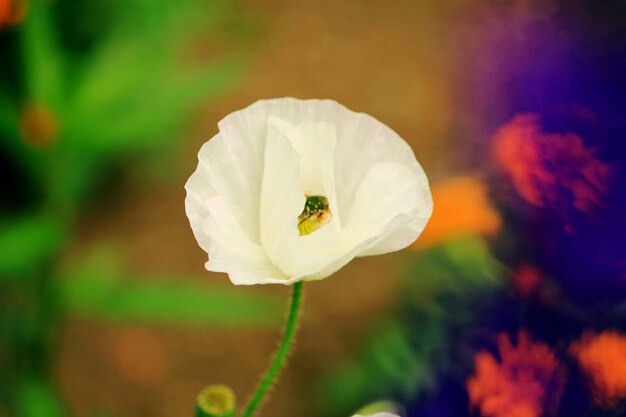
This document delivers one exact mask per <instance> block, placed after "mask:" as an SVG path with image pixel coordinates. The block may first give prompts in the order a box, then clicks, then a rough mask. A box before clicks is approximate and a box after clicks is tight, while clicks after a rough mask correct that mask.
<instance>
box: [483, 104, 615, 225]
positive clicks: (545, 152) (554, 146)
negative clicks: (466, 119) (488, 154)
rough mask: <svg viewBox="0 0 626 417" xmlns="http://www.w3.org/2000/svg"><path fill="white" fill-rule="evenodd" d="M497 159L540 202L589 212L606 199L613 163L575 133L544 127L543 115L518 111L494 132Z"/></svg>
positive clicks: (525, 195) (519, 188)
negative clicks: (605, 159)
mask: <svg viewBox="0 0 626 417" xmlns="http://www.w3.org/2000/svg"><path fill="white" fill-rule="evenodd" d="M493 146H494V147H493V154H494V157H495V160H496V162H497V163H498V164H499V165H500V166H501V168H502V169H503V170H504V171H505V172H506V173H507V174H508V176H509V177H511V180H512V182H513V186H514V187H515V189H516V190H517V192H518V193H519V194H520V196H521V197H522V198H524V199H525V200H526V201H528V202H529V203H530V204H532V205H534V206H536V207H541V208H544V207H548V208H553V209H557V210H560V211H563V208H564V207H569V206H572V207H574V208H575V209H576V210H578V211H580V212H583V213H589V212H590V211H591V209H592V208H593V207H596V206H600V205H602V197H603V195H604V194H606V180H607V177H608V175H609V171H610V169H609V166H608V165H607V164H605V163H603V162H602V161H600V160H599V159H597V158H596V156H595V153H596V151H595V150H594V149H591V148H587V147H586V146H585V144H584V143H583V140H582V138H581V137H580V136H578V135H576V134H574V133H562V134H558V133H545V132H543V130H542V127H541V120H540V118H539V116H537V115H533V114H523V115H518V116H516V117H515V118H513V120H511V121H510V122H509V123H507V124H506V125H505V126H504V127H502V128H501V129H500V130H499V131H498V132H497V133H496V134H495V136H494V145H493Z"/></svg>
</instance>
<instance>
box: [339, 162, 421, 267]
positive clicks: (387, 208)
mask: <svg viewBox="0 0 626 417" xmlns="http://www.w3.org/2000/svg"><path fill="white" fill-rule="evenodd" d="M425 178H426V177H425V176H423V177H421V176H417V175H415V173H414V172H413V171H411V169H409V168H407V167H406V166H404V165H401V164H398V163H380V164H377V165H375V166H374V167H372V168H370V170H369V171H368V173H367V174H366V176H365V178H364V179H363V181H362V182H361V184H360V185H359V187H358V189H357V191H356V193H355V194H354V202H353V204H352V207H351V210H350V212H349V214H348V216H347V220H346V223H345V228H344V236H345V237H344V242H347V244H348V245H349V246H356V245H358V244H359V243H360V242H362V241H365V240H371V239H374V240H373V241H372V242H371V243H370V244H368V246H367V247H365V248H363V249H362V250H361V251H360V252H359V254H358V256H369V255H378V254H382V253H388V252H392V251H396V250H399V249H402V248H405V247H406V246H408V245H410V244H411V243H413V242H414V241H415V239H417V237H418V236H419V234H420V233H421V232H422V230H423V229H424V227H425V226H426V223H427V222H428V219H429V218H430V214H431V211H432V199H431V196H430V192H427V193H426V194H425V193H424V184H423V181H424V180H425ZM426 191H428V189H427V188H426Z"/></svg>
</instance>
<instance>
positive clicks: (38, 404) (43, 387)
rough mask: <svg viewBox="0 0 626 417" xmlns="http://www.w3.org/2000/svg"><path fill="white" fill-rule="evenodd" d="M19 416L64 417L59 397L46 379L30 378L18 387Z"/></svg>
mask: <svg viewBox="0 0 626 417" xmlns="http://www.w3.org/2000/svg"><path fill="white" fill-rule="evenodd" d="M17 410H18V416H19V417H63V416H64V415H65V413H64V412H63V408H62V406H61V404H60V402H59V398H58V397H57V395H56V393H55V392H54V391H53V390H52V389H51V387H50V386H49V385H48V384H46V383H45V382H44V381H41V380H37V379H29V380H26V381H24V382H22V384H21V385H20V386H19V388H18V389H17Z"/></svg>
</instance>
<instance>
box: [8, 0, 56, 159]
mask: <svg viewBox="0 0 626 417" xmlns="http://www.w3.org/2000/svg"><path fill="white" fill-rule="evenodd" d="M0 1H1V0H0ZM20 132H21V133H22V137H23V138H24V140H26V142H28V143H29V144H30V145H32V146H35V147H45V146H47V145H50V144H52V143H54V142H55V140H56V138H57V136H58V133H59V125H58V122H57V118H56V116H55V114H54V113H52V111H50V109H48V108H47V107H45V106H42V105H39V104H29V105H27V106H26V107H24V110H23V111H22V114H21V115H20Z"/></svg>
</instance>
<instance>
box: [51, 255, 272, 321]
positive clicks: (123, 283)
mask: <svg viewBox="0 0 626 417" xmlns="http://www.w3.org/2000/svg"><path fill="white" fill-rule="evenodd" d="M184 281H185V280H181V279H176V277H170V278H166V277H159V276H154V277H152V276H135V275H133V274H131V273H130V272H129V271H128V269H127V268H125V267H124V265H123V262H122V259H121V257H120V255H119V253H118V251H116V250H115V248H114V247H101V248H99V249H97V250H95V251H94V252H93V253H92V254H91V255H89V256H88V257H86V259H84V260H83V261H82V262H81V264H80V265H79V266H77V267H75V268H73V269H72V270H71V271H69V273H68V274H63V275H62V276H61V277H60V292H61V306H62V307H63V309H64V310H66V311H68V312H70V313H72V314H73V315H79V316H83V317H87V318H91V319H97V320H107V321H123V322H129V321H132V322H137V323H140V324H169V325H178V326H180V325H192V326H198V325H211V326H255V327H272V328H277V327H279V326H280V324H281V322H282V319H283V307H284V306H283V301H282V299H278V298H276V297H272V296H269V295H266V296H263V295H260V294H257V293H254V294H253V293H251V292H246V291H245V290H244V291H241V290H240V289H239V288H233V287H232V286H230V285H218V284H211V285H210V284H208V283H206V284H203V285H198V284H190V283H187V282H184ZM187 281H188V280H187Z"/></svg>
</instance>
